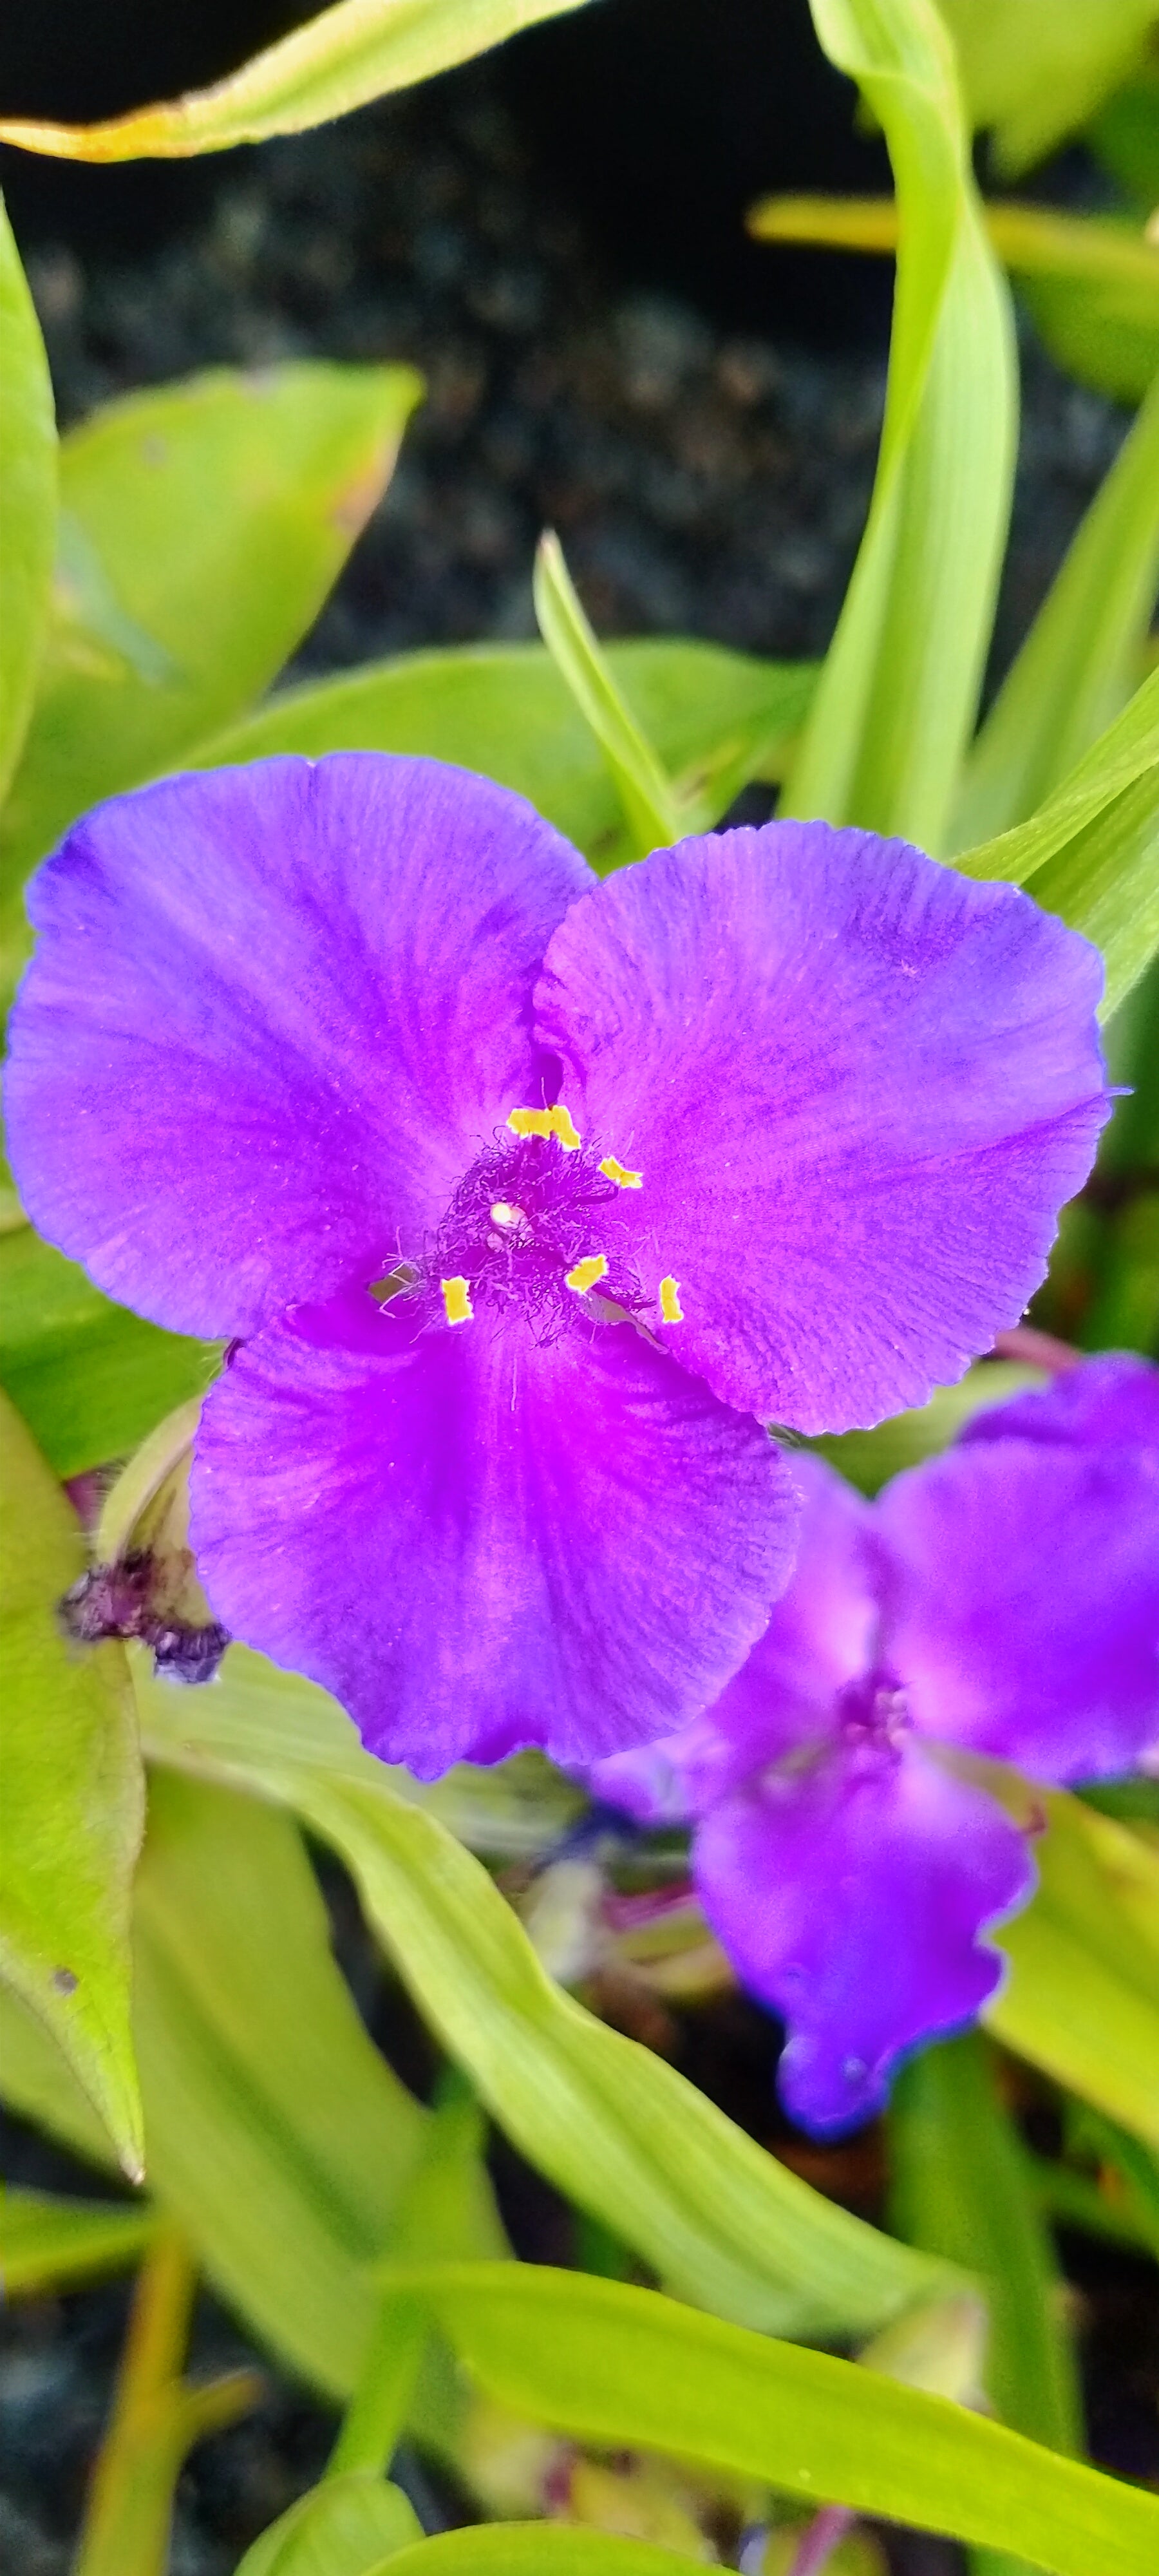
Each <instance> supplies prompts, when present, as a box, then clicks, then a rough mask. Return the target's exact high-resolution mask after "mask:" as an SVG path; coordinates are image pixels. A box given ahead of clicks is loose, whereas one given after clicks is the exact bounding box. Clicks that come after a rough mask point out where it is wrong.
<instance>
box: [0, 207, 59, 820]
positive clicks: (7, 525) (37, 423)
mask: <svg viewBox="0 0 1159 2576" xmlns="http://www.w3.org/2000/svg"><path fill="white" fill-rule="evenodd" d="M0 343H2V345H3V351H4V364H3V371H2V374H0V526H2V529H3V537H2V539H0V798H2V797H3V795H4V793H5V790H6V788H7V785H8V781H9V779H10V778H11V775H12V772H13V770H14V768H15V766H16V762H17V760H18V759H19V756H20V747H21V744H22V743H23V740H24V736H25V732H26V730H27V726H28V719H29V716H30V715H31V713H32V701H33V696H34V694H35V690H36V675H37V670H38V668H39V664H40V651H41V645H42V642H43V638H44V629H45V625H46V622H47V618H48V585H49V581H50V578H51V575H52V555H53V546H54V543H55V536H56V415H55V412H54V409H53V401H52V385H51V382H50V380H49V373H48V360H47V358H46V357H45V354H44V342H43V340H42V339H41V336H40V325H39V323H38V322H37V319H36V314H35V312H34V310H33V304H32V297H31V296H30V294H29V292H28V284H27V280H26V278H25V275H24V271H23V269H22V267H21V265H20V254H19V252H18V250H17V248H16V244H15V242H14V240H13V238H12V228H11V225H10V224H9V221H8V217H7V215H6V214H5V212H4V206H3V201H2V200H0Z"/></svg>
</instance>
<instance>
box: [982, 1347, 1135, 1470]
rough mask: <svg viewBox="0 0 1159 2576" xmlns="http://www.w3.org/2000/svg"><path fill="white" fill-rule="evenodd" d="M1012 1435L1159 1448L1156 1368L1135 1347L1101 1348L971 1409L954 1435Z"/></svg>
mask: <svg viewBox="0 0 1159 2576" xmlns="http://www.w3.org/2000/svg"><path fill="white" fill-rule="evenodd" d="M1011 1437H1014V1438H1016V1439H1019V1440H1049V1441H1061V1442H1064V1443H1067V1444H1069V1443H1071V1442H1076V1443H1077V1442H1084V1443H1086V1442H1090V1443H1092V1444H1094V1445H1097V1446H1099V1447H1102V1448H1114V1447H1121V1448H1125V1449H1159V1368H1156V1367H1155V1366H1154V1364H1153V1363H1152V1361H1150V1360H1144V1359H1140V1358H1138V1356H1137V1355H1136V1353H1135V1352H1134V1351H1100V1352H1099V1353H1098V1355H1097V1357H1096V1358H1094V1359H1089V1360H1080V1362H1079V1364H1078V1366H1077V1367H1076V1368H1068V1369H1064V1370H1062V1372H1061V1373H1060V1375H1059V1376H1058V1377H1056V1378H1054V1379H1052V1381H1051V1384H1050V1385H1049V1386H1043V1387H1034V1388H1030V1389H1028V1390H1025V1391H1024V1392H1023V1393H1022V1394H1021V1395H1012V1396H1011V1398H1010V1401H1009V1403H1008V1404H995V1405H991V1406H989V1407H988V1408H987V1410H986V1411H985V1412H983V1413H977V1414H975V1415H974V1417H973V1419H972V1420H971V1421H970V1422H967V1423H966V1425H965V1427H964V1429H963V1430H962V1431H960V1432H959V1434H958V1439H959V1442H960V1443H962V1442H965V1441H976V1440H1007V1439H1010V1438H1011Z"/></svg>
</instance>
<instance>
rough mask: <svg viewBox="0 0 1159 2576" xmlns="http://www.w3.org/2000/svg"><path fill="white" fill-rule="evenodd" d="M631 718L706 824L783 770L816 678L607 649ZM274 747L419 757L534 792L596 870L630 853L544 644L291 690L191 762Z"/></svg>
mask: <svg viewBox="0 0 1159 2576" xmlns="http://www.w3.org/2000/svg"><path fill="white" fill-rule="evenodd" d="M604 659H605V661H606V663H607V666H608V670H609V672H610V673H611V676H612V679H613V681H614V683H615V685H616V687H617V689H618V690H619V692H620V693H621V696H622V698H623V699H624V701H625V702H626V705H627V708H628V711H629V716H630V717H631V718H632V719H634V720H635V721H636V722H637V723H638V725H639V727H640V729H641V730H642V731H643V732H644V733H645V734H646V735H647V737H648V740H649V741H650V742H651V743H654V744H655V746H656V751H657V754H658V756H659V758H660V759H661V761H662V762H663V763H664V765H665V768H666V769H667V771H668V772H669V773H670V774H671V777H672V783H673V788H674V791H675V794H676V796H677V798H678V800H679V802H680V805H681V807H682V809H683V810H688V809H689V808H691V807H693V806H696V807H697V809H698V811H699V812H700V813H702V814H703V817H704V820H705V821H706V822H707V823H713V822H715V821H716V820H717V819H718V817H719V816H720V815H721V814H723V813H724V812H725V811H726V810H727V808H728V806H729V805H731V803H732V800H733V798H734V796H736V795H737V794H738V793H739V790H740V789H741V788H742V787H743V786H745V785H746V784H747V782H748V780H749V779H750V778H770V777H775V776H777V775H779V773H780V768H781V764H782V762H783V759H784V756H785V753H786V751H787V749H788V746H789V744H790V743H791V742H792V740H793V738H794V736H795V735H796V733H797V731H798V729H799V727H800V725H801V722H802V719H803V717H804V714H805V710H806V708H807V706H808V703H809V698H810V695H811V692H812V689H813V685H814V681H815V669H814V665H813V664H812V663H809V662H761V661H756V660H754V659H753V658H752V657H751V656H749V655H747V654H743V653H730V652H727V651H725V650H724V648H723V647H722V646H720V645H716V644H697V643H689V642H684V641H673V642H670V641H668V640H664V641H662V642H660V641H658V642H652V641H650V640H649V641H645V640H640V641H638V642H633V643H629V644H610V645H609V646H608V647H607V650H606V653H605V655H604ZM273 751H303V752H306V753H308V754H309V755H310V756H311V757H312V758H316V757H317V755H318V754H319V753H321V752H324V751H406V752H425V753H427V754H428V755H429V756H430V757H431V758H433V759H435V760H452V761H458V762H459V763H460V764H461V766H462V767H463V768H465V769H478V770H481V771H482V772H483V773H484V775H485V776H487V777H488V778H495V779H497V780H498V781H499V784H500V786H502V787H514V788H516V789H517V790H518V792H519V794H520V795H521V796H526V797H528V798H529V800H530V802H531V803H532V804H533V805H535V806H536V807H537V808H538V810H539V812H540V813H541V814H544V815H546V817H547V820H548V822H549V823H555V824H556V825H557V826H558V829H559V830H560V831H561V832H566V833H567V835H568V838H569V839H570V840H572V841H574V842H575V843H576V845H577V847H578V848H580V849H581V850H584V851H585V852H586V854H587V856H588V858H589V859H591V860H592V862H593V864H594V865H595V866H596V867H598V868H599V869H601V871H603V870H606V869H608V868H611V867H618V866H619V865H621V864H622V862H623V861H624V860H625V859H629V858H631V857H632V856H633V844H632V842H631V839H630V837H629V834H628V832H627V830H626V827H625V824H624V817H623V813H622V810H621V807H620V803H619V799H618V797H617V795H616V791H615V788H614V786H613V783H612V779H611V776H610V774H609V771H608V767H607V763H606V762H605V760H604V759H603V758H602V756H601V754H600V751H599V748H598V745H597V743H596V742H595V740H594V738H593V735H592V732H591V729H590V727H589V726H588V725H587V724H586V723H585V721H584V718H583V716H582V715H581V714H580V711H579V709H578V707H577V706H576V704H575V701H574V700H573V699H572V697H571V696H570V695H569V692H568V690H567V689H566V688H565V686H564V683H563V681H562V680H561V678H560V676H559V673H558V671H557V670H556V669H555V667H554V664H553V663H552V661H551V659H550V656H549V655H548V654H547V653H546V652H545V651H544V648H543V646H542V645H541V644H508V645H503V644H482V645H467V646H459V647H451V648H449V649H448V650H445V651H442V652H430V653H407V654H402V655H400V656H399V658H398V659H397V660H394V661H389V662H378V663H371V664H370V665H369V667H368V668H367V669H365V670H362V671H356V672H353V673H351V674H349V675H344V676H343V677H341V678H339V679H335V680H324V681H321V682H319V683H315V684H314V685H312V686H310V687H308V688H300V689H287V690H285V691H284V692H283V693H282V694H280V695H279V696H278V697H276V698H274V699H273V700H272V701H271V702H270V704H269V705H268V706H266V707H263V708H261V709H260V711H259V712H258V714H257V715H255V716H251V717H250V719H249V720H248V722H247V723H245V724H243V725H238V726H235V727H234V728H233V729H232V730H231V731H230V732H229V733H226V734H222V735H218V736H217V737H216V739H214V740H213V741H211V742H207V743H204V744H202V745H200V746H199V747H198V750H197V753H196V755H195V757H196V761H197V763H198V765H199V766H203V767H206V768H209V767H213V768H216V767H218V766H219V765H220V764H221V763H223V762H231V761H241V760H260V759H263V758H264V757H265V756H266V754H267V753H269V752H273Z"/></svg>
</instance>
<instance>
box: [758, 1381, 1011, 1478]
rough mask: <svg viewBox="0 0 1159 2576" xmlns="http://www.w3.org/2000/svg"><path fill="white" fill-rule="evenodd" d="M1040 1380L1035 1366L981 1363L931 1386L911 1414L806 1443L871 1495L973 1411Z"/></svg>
mask: <svg viewBox="0 0 1159 2576" xmlns="http://www.w3.org/2000/svg"><path fill="white" fill-rule="evenodd" d="M1041 1383H1042V1372H1041V1370H1039V1369H1033V1368H1023V1367H1021V1366H1020V1365H1018V1364H1016V1363H1015V1362H1014V1361H1012V1360H990V1361H988V1362H987V1363H986V1365H985V1367H982V1368H975V1369H971V1370H970V1373H969V1375H968V1377H964V1378H963V1379H962V1382H961V1385H960V1386H939V1387H938V1388H936V1389H935V1392H934V1394H933V1395H932V1396H931V1397H930V1400H929V1403H928V1404H922V1405H918V1406H916V1407H915V1408H914V1410H913V1412H912V1413H895V1414H894V1415H893V1416H892V1418H891V1420H890V1421H888V1422H879V1423H878V1424H877V1426H876V1428H875V1429H874V1430H873V1431H838V1432H831V1433H826V1434H823V1435H822V1437H821V1438H820V1439H817V1440H810V1442H809V1443H808V1446H809V1447H810V1449H817V1450H819V1451H820V1453H821V1456H822V1457H823V1458H827V1459H828V1460H829V1463H830V1466H832V1467H837V1468H838V1469H839V1470H840V1472H841V1474H842V1475H843V1476H847V1477H848V1479H849V1482H850V1484H851V1485H856V1486H857V1487H858V1489H859V1491H860V1492H861V1493H863V1494H877V1493H880V1491H881V1488H882V1486H883V1485H887V1484H888V1483H889V1480H890V1477H891V1476H900V1474H901V1472H902V1469H903V1468H905V1467H916V1466H918V1465H919V1464H920V1462H921V1460H922V1459H923V1458H933V1457H936V1455H937V1453H938V1451H939V1450H940V1449H945V1448H947V1447H948V1446H949V1443H950V1441H951V1440H953V1439H955V1438H956V1437H957V1434H958V1432H959V1431H960V1430H961V1428H962V1425H963V1423H964V1422H969V1420H970V1418H971V1416H972V1415H973V1414H975V1413H984V1412H985V1411H986V1409H987V1407H988V1406H990V1405H992V1404H1005V1403H1006V1402H1007V1400H1008V1399H1009V1397H1010V1396H1012V1395H1020V1394H1021V1392H1022V1390H1023V1388H1024V1387H1028V1386H1039V1385H1041Z"/></svg>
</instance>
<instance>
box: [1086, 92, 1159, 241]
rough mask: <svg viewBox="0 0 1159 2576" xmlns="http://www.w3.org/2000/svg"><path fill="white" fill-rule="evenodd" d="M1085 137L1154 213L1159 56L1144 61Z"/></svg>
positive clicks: (1158, 173) (1145, 210) (1157, 201)
mask: <svg viewBox="0 0 1159 2576" xmlns="http://www.w3.org/2000/svg"><path fill="white" fill-rule="evenodd" d="M1084 141H1085V143H1086V145H1087V149H1088V151H1091V152H1093V153H1094V155H1095V157H1096V159H1097V160H1099V161H1101V162H1102V164H1103V168H1104V169H1105V170H1108V171H1109V172H1110V174H1111V177H1112V178H1113V179H1115V180H1116V181H1117V182H1118V185H1119V187H1120V188H1121V189H1122V191H1123V194H1124V196H1127V197H1131V198H1133V199H1134V202H1135V204H1136V206H1137V207H1138V209H1139V212H1140V214H1142V215H1149V214H1151V213H1152V211H1153V209H1154V208H1155V206H1156V205H1159V61H1156V60H1155V59H1154V57H1152V59H1151V60H1150V61H1149V62H1143V63H1140V65H1139V68H1138V70H1137V72H1135V74H1134V75H1133V77H1132V78H1131V79H1130V80H1127V81H1124V83H1123V85H1122V88H1121V89H1117V90H1116V91H1115V94H1114V97H1113V98H1109V99H1108V100H1107V102H1106V105H1105V106H1104V107H1101V108H1100V109H1099V112H1098V115H1097V116H1096V117H1095V118H1094V119H1093V121H1092V123H1091V124H1090V125H1089V126H1088V128H1087V132H1086V135H1085V137H1084Z"/></svg>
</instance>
